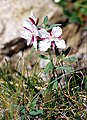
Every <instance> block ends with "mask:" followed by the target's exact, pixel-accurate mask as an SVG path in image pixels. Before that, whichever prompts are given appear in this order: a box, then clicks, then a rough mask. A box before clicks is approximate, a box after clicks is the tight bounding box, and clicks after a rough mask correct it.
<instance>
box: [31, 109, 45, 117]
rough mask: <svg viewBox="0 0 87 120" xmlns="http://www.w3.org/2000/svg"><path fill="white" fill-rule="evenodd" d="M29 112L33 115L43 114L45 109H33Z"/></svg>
mask: <svg viewBox="0 0 87 120" xmlns="http://www.w3.org/2000/svg"><path fill="white" fill-rule="evenodd" d="M29 114H30V115H32V116H36V115H42V114H43V110H33V111H31V112H30V113H29Z"/></svg>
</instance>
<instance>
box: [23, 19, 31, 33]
mask: <svg viewBox="0 0 87 120" xmlns="http://www.w3.org/2000/svg"><path fill="white" fill-rule="evenodd" d="M23 27H24V28H25V29H27V30H29V31H31V32H32V31H33V26H32V24H31V22H29V21H27V20H26V21H25V22H24V24H23Z"/></svg>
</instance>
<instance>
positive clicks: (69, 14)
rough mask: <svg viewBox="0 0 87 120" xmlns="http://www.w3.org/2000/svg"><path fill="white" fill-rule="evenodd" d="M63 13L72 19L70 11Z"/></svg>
mask: <svg viewBox="0 0 87 120" xmlns="http://www.w3.org/2000/svg"><path fill="white" fill-rule="evenodd" d="M63 11H64V14H65V15H66V16H67V17H71V13H70V11H69V10H67V9H64V10H63Z"/></svg>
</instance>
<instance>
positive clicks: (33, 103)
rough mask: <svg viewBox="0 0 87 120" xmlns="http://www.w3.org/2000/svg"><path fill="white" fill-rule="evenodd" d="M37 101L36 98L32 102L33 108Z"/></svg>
mask: <svg viewBox="0 0 87 120" xmlns="http://www.w3.org/2000/svg"><path fill="white" fill-rule="evenodd" d="M36 102H37V100H36V99H34V100H33V101H32V102H31V104H30V107H31V108H34V107H35V105H36Z"/></svg>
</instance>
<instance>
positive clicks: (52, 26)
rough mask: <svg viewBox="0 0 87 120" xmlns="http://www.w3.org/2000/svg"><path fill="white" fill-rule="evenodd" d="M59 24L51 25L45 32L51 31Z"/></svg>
mask: <svg viewBox="0 0 87 120" xmlns="http://www.w3.org/2000/svg"><path fill="white" fill-rule="evenodd" d="M60 25H61V24H52V25H50V26H49V28H48V29H47V30H51V29H52V28H54V27H57V26H60Z"/></svg>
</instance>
